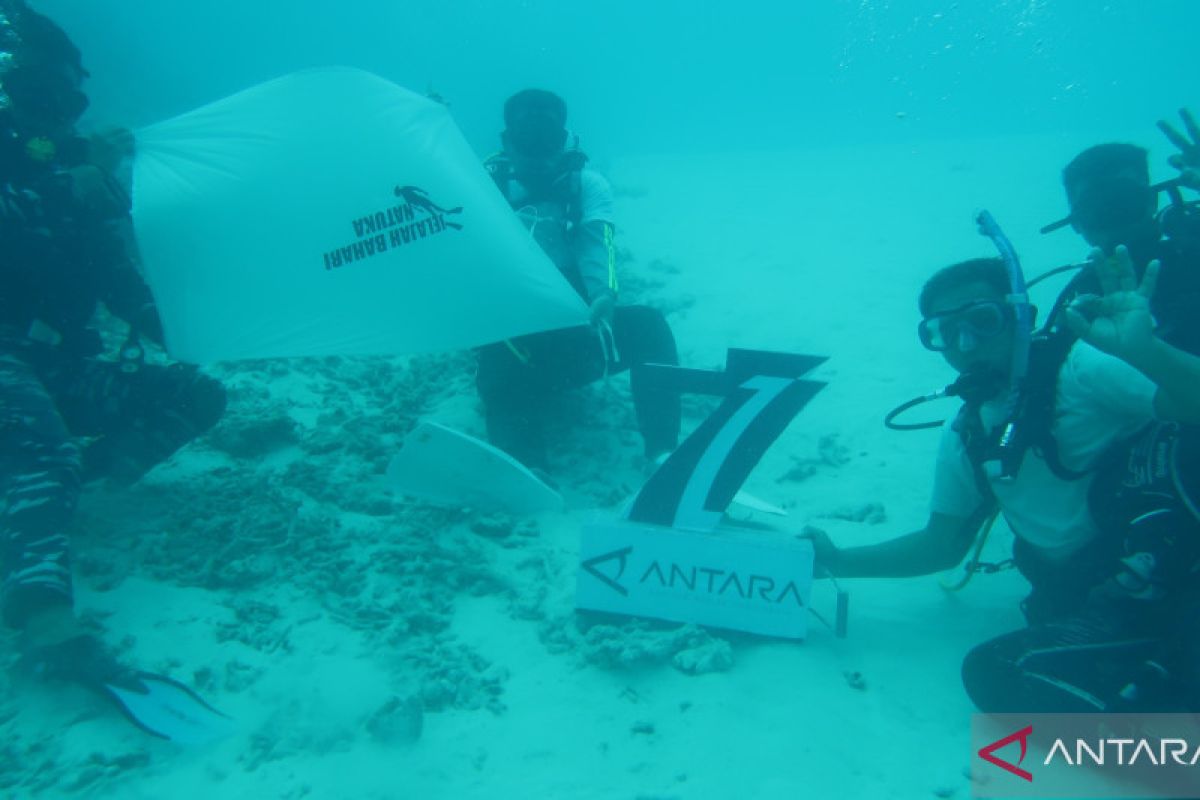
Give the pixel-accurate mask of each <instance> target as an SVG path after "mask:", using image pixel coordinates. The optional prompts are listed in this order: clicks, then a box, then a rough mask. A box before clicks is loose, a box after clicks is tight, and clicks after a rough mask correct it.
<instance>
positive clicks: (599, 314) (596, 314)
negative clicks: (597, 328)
mask: <svg viewBox="0 0 1200 800" xmlns="http://www.w3.org/2000/svg"><path fill="white" fill-rule="evenodd" d="M616 307H617V296H616V295H615V294H613V293H612V292H604V293H603V294H601V295H600V296H599V297H597V298H596V299H595V300H593V301H592V303H591V305H589V306H588V319H589V320H590V321H591V323H592V324H593V325H602V324H603V325H611V324H612V319H613V311H614V310H615V309H616Z"/></svg>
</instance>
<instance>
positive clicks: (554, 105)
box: [504, 89, 567, 127]
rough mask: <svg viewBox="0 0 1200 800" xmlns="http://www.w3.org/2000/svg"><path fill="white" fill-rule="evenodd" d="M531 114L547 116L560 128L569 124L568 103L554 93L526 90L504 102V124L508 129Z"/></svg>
mask: <svg viewBox="0 0 1200 800" xmlns="http://www.w3.org/2000/svg"><path fill="white" fill-rule="evenodd" d="M530 113H539V114H546V115H548V116H550V117H552V118H553V119H554V120H555V121H557V122H558V124H559V125H560V126H561V125H566V124H567V103H566V101H564V100H563V99H562V98H561V97H559V96H558V95H556V94H555V93H554V92H549V91H546V90H545V89H525V90H523V91H520V92H517V93H516V94H514V95H513V96H512V97H510V98H508V100H506V101H504V124H505V125H506V126H508V127H512V125H513V122H514V121H516V120H518V119H520V118H521V117H523V116H525V115H527V114H530Z"/></svg>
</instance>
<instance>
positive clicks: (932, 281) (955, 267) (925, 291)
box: [917, 258, 1012, 317]
mask: <svg viewBox="0 0 1200 800" xmlns="http://www.w3.org/2000/svg"><path fill="white" fill-rule="evenodd" d="M976 282H978V283H985V284H987V285H988V286H990V287H992V288H993V289H995V290H996V294H998V295H1000V296H1001V297H1006V296H1008V293H1009V292H1010V291H1012V282H1011V280H1010V279H1009V276H1008V267H1007V266H1005V264H1004V262H1003V261H1002V260H1001V259H999V258H972V259H970V260H968V261H960V262H958V263H957V264H951V265H950V266H948V267H943V268H942V269H939V270H938V271H937V272H935V273H933V275H932V276H931V277H930V278H929V280H927V281H925V285H924V286H922V287H921V295H920V297H919V298H918V299H917V307H918V308H919V309H920V310H921V316H922V317H928V316H929V306H930V305H931V303H932V302H933V298H934V297H935V296H937V295H938V294H940V293H942V292H944V291H946V290H947V289H950V288H952V287H956V286H962V285H964V284H968V283H976Z"/></svg>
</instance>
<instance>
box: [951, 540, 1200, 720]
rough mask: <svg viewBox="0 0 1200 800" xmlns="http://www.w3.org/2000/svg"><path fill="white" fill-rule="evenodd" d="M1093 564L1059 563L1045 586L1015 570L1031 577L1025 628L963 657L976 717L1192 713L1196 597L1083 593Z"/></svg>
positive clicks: (1197, 679) (1197, 685)
mask: <svg viewBox="0 0 1200 800" xmlns="http://www.w3.org/2000/svg"><path fill="white" fill-rule="evenodd" d="M1017 555H1018V559H1017V560H1018V563H1019V564H1020V563H1022V559H1021V558H1020V553H1018V554H1017ZM1026 561H1027V560H1026ZM1100 563H1101V562H1100V561H1099V560H1097V561H1096V562H1095V563H1094V564H1092V565H1088V564H1082V565H1075V566H1076V567H1077V568H1074V569H1070V570H1067V569H1062V568H1061V567H1060V568H1058V569H1057V570H1054V571H1055V572H1056V576H1055V578H1056V580H1055V581H1054V582H1053V583H1050V582H1049V576H1045V575H1039V574H1038V570H1037V569H1036V568H1035V569H1034V570H1027V569H1026V567H1025V566H1023V571H1025V572H1026V575H1027V577H1031V578H1032V579H1033V580H1034V581H1035V582H1034V586H1035V589H1034V591H1033V593H1032V594H1031V595H1030V596H1029V598H1028V599H1027V600H1026V601H1025V603H1024V604H1023V606H1022V608H1023V610H1024V611H1025V615H1026V618H1027V620H1028V621H1029V627H1027V628H1024V629H1022V630H1018V631H1013V632H1012V633H1007V634H1004V635H1003V636H999V637H997V638H995V639H991V640H990V641H987V642H984V643H983V644H981V645H979V646H978V647H975V648H974V649H972V650H971V651H970V652H969V653H968V654H967V656H966V658H965V659H964V660H963V665H962V679H963V685H964V686H965V687H966V690H967V694H968V695H970V697H971V700H972V701H973V702H974V703H975V705H976V707H977V708H979V710H980V711H983V712H985V713H1045V714H1052V713H1094V712H1110V713H1183V712H1196V711H1200V596H1197V595H1198V593H1197V591H1196V590H1194V589H1193V590H1188V593H1186V594H1183V593H1180V592H1176V593H1174V594H1170V595H1167V596H1166V597H1164V598H1162V599H1159V600H1154V601H1150V600H1138V599H1135V598H1131V597H1128V596H1124V597H1122V596H1120V595H1119V594H1115V593H1112V592H1105V591H1093V590H1092V589H1091V588H1089V587H1094V586H1096V585H1098V583H1097V581H1095V580H1094V578H1095V577H1096V573H1094V572H1092V568H1093V567H1096V568H1098V567H1099V565H1100ZM1109 563H1111V562H1109ZM1031 573H1032V574H1031ZM1039 584H1041V585H1042V586H1043V587H1044V588H1043V589H1042V590H1039V589H1038V588H1036V587H1037V586H1038V585H1039ZM1051 585H1053V586H1054V591H1053V592H1052V593H1051V592H1048V591H1047V590H1046V588H1045V587H1049V586H1051Z"/></svg>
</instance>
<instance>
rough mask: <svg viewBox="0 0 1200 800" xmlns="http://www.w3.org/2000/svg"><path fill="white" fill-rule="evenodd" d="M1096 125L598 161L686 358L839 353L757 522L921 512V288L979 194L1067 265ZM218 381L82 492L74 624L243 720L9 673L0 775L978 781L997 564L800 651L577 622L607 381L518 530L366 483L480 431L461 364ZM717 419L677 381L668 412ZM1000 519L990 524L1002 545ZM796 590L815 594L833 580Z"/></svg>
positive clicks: (928, 443) (763, 784) (900, 524)
mask: <svg viewBox="0 0 1200 800" xmlns="http://www.w3.org/2000/svg"><path fill="white" fill-rule="evenodd" d="M1102 138H1113V137H1102ZM1116 138H1123V137H1116ZM1141 138H1142V139H1149V138H1150V137H1149V135H1148V134H1145V133H1143V134H1142V136H1141ZM1098 140H1100V139H1079V138H1075V137H1070V136H1062V137H1055V138H1047V139H1028V140H1013V139H1008V140H996V141H983V140H978V141H947V142H936V143H928V144H925V145H922V146H920V147H913V146H895V147H879V148H869V149H864V148H858V149H845V150H825V151H808V152H793V153H743V154H734V155H730V154H714V155H711V156H703V157H701V156H691V157H681V156H662V157H656V158H649V157H646V158H638V159H627V160H623V161H618V162H614V163H610V164H602V165H600V166H601V168H602V169H604V170H605V171H606V172H607V173H608V175H609V177H610V179H611V180H612V182H613V184H614V187H615V189H616V192H617V197H618V214H619V223H620V245H621V247H622V248H623V254H624V256H625V263H624V264H623V267H622V269H623V276H624V286H625V291H624V299H625V300H626V301H636V302H645V303H649V304H652V305H655V306H658V307H660V308H661V309H662V310H663V311H665V312H666V313H667V315H668V319H669V320H670V322H671V324H672V326H673V327H674V330H675V333H676V336H677V339H678V341H679V346H680V355H681V358H682V360H683V362H684V363H685V364H686V365H689V366H695V367H708V368H717V367H719V366H720V365H721V364H722V362H723V358H724V350H725V348H726V347H729V346H740V347H754V348H762V349H771V350H786V351H791V352H801V353H813V354H820V355H827V356H829V357H830V359H829V361H828V362H827V363H826V364H825V365H824V366H822V367H821V368H820V369H819V371H818V372H817V373H816V374H815V376H814V377H816V378H819V379H820V380H823V381H827V382H828V386H827V387H826V388H825V389H824V390H823V391H822V392H821V393H820V394H819V395H818V396H817V397H816V398H815V399H814V400H813V401H812V403H811V404H810V405H809V407H808V408H807V409H805V410H804V411H803V412H802V413H801V414H800V416H799V417H798V418H797V420H796V421H795V422H794V423H793V424H792V426H791V427H790V428H789V430H788V431H787V432H786V433H785V434H784V435H783V436H782V437H781V438H780V440H779V441H778V442H777V443H776V445H775V446H774V447H773V448H772V449H771V450H770V451H769V452H768V454H767V456H766V457H765V458H764V459H763V461H762V463H761V464H760V465H759V467H758V469H757V470H756V471H755V473H754V474H753V475H752V476H751V479H750V481H749V483H748V486H747V488H748V489H750V490H751V491H752V492H754V493H755V494H757V495H759V496H761V497H763V498H764V499H767V500H770V501H772V502H775V503H778V504H781V505H783V506H784V507H786V508H787V509H788V510H789V512H790V516H789V517H788V518H787V519H786V520H784V521H782V522H781V523H779V525H780V528H781V529H780V530H779V532H778V533H764V534H763V535H764V536H779V537H787V536H792V535H794V534H795V533H797V532H798V531H800V530H801V529H802V528H803V527H804V526H805V525H815V526H817V527H820V528H822V529H824V530H826V531H828V532H829V533H830V535H831V536H833V537H834V538H835V540H836V541H838V542H839V543H842V544H860V543H866V542H871V541H877V540H881V539H885V538H890V537H892V536H895V535H899V534H902V533H906V532H908V531H910V530H914V529H916V528H919V527H920V526H921V525H922V524H923V523H924V521H925V516H926V504H927V499H928V498H927V495H928V485H929V479H930V476H931V469H932V457H933V452H934V450H935V447H936V442H937V436H938V434H937V432H936V431H926V432H919V433H911V434H899V433H895V432H891V431H888V430H886V429H885V428H884V427H883V425H882V417H883V415H884V414H885V413H886V412H887V411H888V410H889V409H890V408H891V407H893V406H895V405H897V404H899V403H900V402H902V401H904V400H906V399H908V398H910V397H913V396H915V395H918V394H923V393H925V392H927V391H929V390H931V389H933V388H936V387H939V386H941V385H943V384H945V383H946V382H948V380H949V379H950V375H949V373H948V370H947V368H946V367H945V366H944V365H943V364H942V363H941V361H940V359H938V358H937V357H936V356H934V355H932V354H929V353H926V352H924V351H923V350H921V348H920V345H919V344H918V342H917V340H916V336H915V332H914V326H915V323H916V321H917V316H916V311H915V297H916V293H917V291H918V289H919V287H920V285H921V282H922V281H923V280H924V278H925V277H927V275H928V274H929V273H930V272H932V271H933V270H934V269H936V268H937V267H940V266H944V265H945V264H948V263H951V262H952V261H955V260H959V259H962V258H967V257H972V256H976V255H989V254H991V252H992V250H991V247H990V245H989V243H988V242H987V241H986V240H984V239H983V238H981V237H980V236H979V235H978V234H977V233H976V232H975V230H974V226H973V222H972V214H973V212H974V211H975V210H977V209H979V208H981V207H985V206H986V207H988V208H989V209H990V210H991V211H992V212H993V213H994V214H995V215H996V217H997V218H998V219H999V221H1000V222H1001V224H1002V225H1003V226H1004V227H1005V228H1006V230H1007V231H1008V233H1009V235H1010V237H1011V238H1012V239H1013V240H1014V242H1015V244H1016V246H1017V248H1018V249H1019V250H1020V251H1021V253H1022V256H1023V258H1024V260H1025V264H1026V269H1027V271H1028V272H1029V273H1030V274H1034V273H1037V272H1040V271H1041V270H1042V269H1045V268H1048V267H1050V266H1057V265H1058V264H1062V263H1067V262H1070V261H1072V260H1079V259H1081V258H1082V256H1083V254H1084V251H1085V248H1084V247H1083V246H1082V244H1081V243H1080V242H1079V241H1078V240H1077V239H1076V238H1075V237H1074V236H1073V235H1072V234H1071V233H1070V232H1069V231H1068V232H1062V233H1059V234H1057V235H1055V236H1051V237H1039V236H1038V235H1037V233H1036V231H1037V228H1038V227H1039V226H1040V225H1041V224H1043V223H1045V222H1047V221H1049V220H1052V219H1055V218H1057V217H1058V216H1061V214H1062V208H1063V201H1062V199H1061V192H1060V190H1059V187H1058V184H1057V176H1058V170H1059V169H1060V167H1061V165H1062V164H1063V163H1065V161H1066V160H1067V159H1068V158H1069V157H1070V156H1071V155H1072V154H1073V153H1074V152H1076V151H1077V150H1079V149H1081V148H1082V147H1084V146H1086V145H1088V144H1091V143H1094V141H1098ZM1052 296H1053V289H1052V288H1049V289H1046V290H1045V291H1042V292H1040V293H1039V294H1038V295H1037V300H1038V301H1039V302H1040V304H1041V305H1043V307H1045V306H1046V305H1047V304H1048V303H1049V301H1050V300H1051V299H1052ZM212 372H213V373H214V374H216V375H217V376H219V377H220V378H222V379H223V380H224V381H226V384H227V386H228V387H229V391H230V407H229V412H228V414H227V416H226V418H225V419H224V420H223V421H222V422H221V424H220V425H219V426H218V427H217V428H216V429H215V430H214V431H212V432H211V433H210V434H209V435H208V436H206V437H205V438H204V439H203V440H201V441H198V442H196V443H194V444H193V445H191V446H189V447H188V448H186V449H185V450H184V451H182V452H181V453H179V454H177V455H176V457H174V458H173V459H172V460H171V461H170V462H168V463H166V464H163V465H161V466H160V467H158V468H156V469H155V470H154V471H153V472H151V473H150V474H149V475H148V476H147V477H146V478H144V479H143V480H142V481H141V482H140V483H138V484H137V485H135V486H133V487H131V488H128V489H123V490H116V489H110V488H106V487H104V486H93V487H90V488H89V490H88V491H87V492H86V494H85V498H84V501H83V503H82V506H81V510H80V513H79V514H78V518H77V524H76V526H75V527H76V529H75V531H74V537H75V542H76V551H75V568H76V572H77V576H78V578H77V580H78V590H79V597H78V607H79V610H80V612H81V613H82V614H83V616H84V617H85V619H87V620H89V621H91V622H93V623H95V624H97V625H102V626H103V627H104V629H105V630H106V631H107V632H108V637H109V639H110V641H112V642H113V643H114V644H115V645H117V647H118V648H119V650H120V651H121V652H122V653H123V654H124V655H125V656H126V657H127V658H129V659H130V660H132V661H134V662H136V663H137V664H138V665H140V666H141V667H143V668H145V669H150V670H155V671H162V672H167V673H170V674H171V675H173V676H174V677H176V678H179V679H181V680H183V681H185V682H187V683H189V684H192V685H194V686H195V687H196V688H198V689H199V690H200V691H201V692H202V693H203V694H204V695H205V696H206V697H207V698H208V699H209V700H210V701H211V702H213V703H214V705H216V706H217V707H219V708H221V709H222V710H223V711H225V712H226V713H228V714H230V715H231V716H232V717H234V718H235V719H236V721H237V726H238V727H237V733H236V734H235V735H234V736H232V737H230V738H229V739H227V740H225V741H222V742H219V743H217V744H214V745H210V746H206V747H203V748H194V749H183V748H179V747H177V746H174V745H172V744H170V743H166V742H162V741H159V740H155V739H153V738H150V737H148V736H146V735H145V734H143V733H141V732H140V731H138V730H136V729H134V728H133V727H132V726H130V725H129V724H128V723H127V722H125V721H124V720H123V719H122V718H121V717H120V716H119V715H117V714H116V713H114V712H113V711H112V709H111V708H109V707H108V706H106V705H105V704H104V703H102V702H101V701H100V700H98V699H96V698H93V697H91V696H90V695H87V694H86V693H85V692H83V690H79V689H75V688H73V687H62V686H46V685H38V684H31V683H29V682H28V681H23V680H21V679H20V678H18V677H14V676H13V675H12V674H11V672H4V673H0V682H3V683H4V684H6V685H5V686H4V687H3V691H2V692H0V698H2V699H0V794H2V795H3V796H10V797H28V796H38V797H59V796H62V797H67V796H71V797H113V798H152V797H153V798H164V797H169V798H190V797H222V798H242V797H246V798H251V797H253V798H264V797H269V798H303V797H312V798H408V797H412V798H440V797H445V798H476V797H479V798H482V797H488V798H509V797H513V798H515V797H546V798H589V799H590V798H628V800H635V799H641V800H652V799H653V800H667V799H668V798H672V799H674V798H678V799H679V800H691V799H692V798H782V797H801V796H804V797H816V798H833V797H838V798H859V797H861V798H926V797H941V798H966V797H969V796H970V793H971V787H970V775H969V768H970V765H971V751H970V742H969V726H970V715H971V712H972V708H971V706H970V704H969V702H968V700H967V698H966V696H965V695H964V693H963V690H962V687H961V684H960V681H959V663H960V660H961V657H962V655H963V654H964V653H965V652H966V651H967V649H969V648H970V647H971V646H972V645H973V644H975V643H977V642H980V641H982V640H984V639H986V638H988V637H991V636H994V635H997V634H999V633H1002V632H1004V631H1006V630H1009V629H1011V628H1014V627H1016V626H1017V625H1019V624H1020V617H1019V614H1018V612H1017V610H1016V604H1017V601H1018V600H1019V599H1020V597H1021V596H1022V595H1023V591H1024V587H1023V585H1022V582H1021V581H1020V579H1019V578H1018V577H1016V576H1015V575H1013V574H1012V573H1004V574H1000V575H997V576H987V577H981V578H977V579H976V580H975V581H974V582H973V583H972V584H971V585H970V586H969V587H968V588H967V589H966V590H965V591H963V592H960V593H957V594H949V593H947V592H945V591H943V590H942V589H941V588H940V587H939V585H938V581H937V579H936V578H935V577H929V578H919V579H910V580H903V581H900V580H895V581H893V580H875V581H845V582H844V586H845V588H847V589H849V590H850V593H851V596H852V606H851V617H850V630H849V636H848V637H847V638H845V639H838V638H836V637H834V636H833V634H832V633H831V632H830V631H828V630H827V629H826V628H824V627H823V626H822V625H821V624H820V623H819V622H818V621H817V620H815V619H814V620H813V625H812V630H811V635H810V636H809V638H808V639H807V640H806V641H804V642H803V643H792V642H781V641H772V640H768V639H763V638H758V637H751V636H742V635H736V634H731V633H729V632H725V631H709V630H704V629H701V628H697V627H694V626H679V625H669V624H663V623H652V622H648V621H634V620H630V621H625V622H621V621H614V620H611V619H609V620H590V619H582V618H580V617H579V616H578V615H576V614H575V612H574V610H573V594H574V581H575V568H576V561H577V553H578V545H579V535H580V526H581V524H582V523H583V522H584V521H585V520H587V519H589V518H590V517H592V516H594V515H597V514H606V513H607V514H612V513H614V512H615V510H616V508H617V507H618V506H619V505H620V504H621V503H622V502H623V501H624V500H626V499H627V498H628V497H629V496H630V495H631V494H632V493H633V492H634V491H636V489H637V487H638V485H639V484H640V481H641V475H642V467H641V465H640V463H639V458H640V442H639V439H638V437H637V435H636V432H635V425H634V420H633V413H632V408H631V405H630V402H629V391H628V381H627V379H626V378H625V377H624V376H619V377H615V378H611V379H608V380H607V381H605V382H603V383H600V384H597V385H595V386H593V387H590V388H589V389H587V390H585V391H583V392H580V393H577V394H575V395H572V396H570V397H567V398H565V399H564V400H563V402H562V404H561V408H559V409H558V411H557V412H556V414H557V417H558V418H557V419H556V420H555V422H554V426H555V430H556V431H557V432H558V435H557V437H556V441H557V444H556V448H555V452H554V453H553V458H554V463H555V467H556V468H555V473H556V476H555V477H556V478H557V480H558V481H559V482H560V484H561V487H562V489H563V492H564V494H565V496H566V497H567V500H568V503H569V507H570V510H569V511H567V512H566V513H563V514H553V515H544V516H541V517H538V518H531V519H516V518H511V517H506V516H503V515H495V514H481V513H477V512H474V511H472V510H470V509H440V508H433V507H430V506H426V505H422V504H420V503H415V502H412V501H409V500H405V499H402V498H395V497H393V496H392V494H391V492H390V491H389V489H388V486H387V484H386V480H385V478H384V471H385V468H386V465H387V463H388V460H389V459H390V457H391V455H392V454H393V453H394V452H395V451H396V449H397V448H398V447H399V446H400V444H401V442H402V441H403V437H404V434H405V433H406V432H407V431H408V430H409V429H410V428H411V427H412V425H413V424H414V423H415V422H416V421H417V420H418V419H432V420H435V421H438V422H442V423H444V424H447V425H450V426H452V427H455V428H458V429H460V430H463V431H466V432H468V433H472V434H474V435H480V436H481V435H482V434H483V429H482V420H481V417H480V413H479V408H478V402H477V399H476V397H475V393H474V388H473V381H472V359H471V356H470V355H469V354H461V353H460V354H448V355H440V356H425V357H413V358H364V359H341V358H327V359H312V360H296V361H278V362H253V363H242V364H237V365H232V366H221V367H219V368H214V369H213V370H212ZM709 407H710V405H709V404H707V403H705V402H703V401H699V400H694V399H689V400H688V401H687V402H686V403H685V421H684V424H685V428H687V429H690V428H691V427H692V426H694V425H696V424H697V423H698V422H699V421H700V420H701V419H702V418H703V415H704V414H705V413H706V411H707V409H708V408H709ZM928 410H929V413H930V415H933V416H946V415H949V414H951V413H952V412H953V406H952V405H945V404H943V405H941V406H936V407H930V408H929V409H928ZM1009 541H1010V534H1009V533H1008V532H1007V530H1005V529H1003V526H998V529H997V531H996V532H995V533H994V534H993V537H992V541H991V542H990V543H989V553H990V554H991V555H992V556H994V557H995V558H1003V557H1004V555H1005V554H1006V550H1007V548H1008V545H1009ZM813 602H814V605H815V607H816V608H817V609H818V610H821V611H824V612H825V613H826V615H827V616H828V615H831V614H832V609H833V591H832V589H831V587H830V586H829V585H828V584H827V583H825V582H822V583H819V584H818V585H817V587H816V589H815V590H814V597H813Z"/></svg>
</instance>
